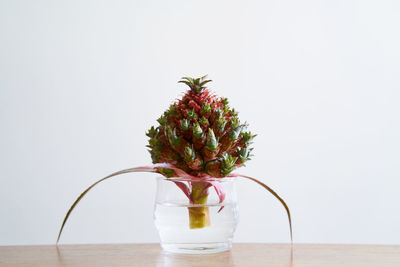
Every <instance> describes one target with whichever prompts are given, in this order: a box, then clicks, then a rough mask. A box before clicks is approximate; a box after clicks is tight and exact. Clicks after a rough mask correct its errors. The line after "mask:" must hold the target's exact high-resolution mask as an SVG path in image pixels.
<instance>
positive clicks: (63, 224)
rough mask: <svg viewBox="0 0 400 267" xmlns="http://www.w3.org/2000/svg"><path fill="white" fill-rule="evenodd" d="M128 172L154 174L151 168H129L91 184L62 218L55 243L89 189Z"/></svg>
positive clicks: (154, 170)
mask: <svg viewBox="0 0 400 267" xmlns="http://www.w3.org/2000/svg"><path fill="white" fill-rule="evenodd" d="M130 172H156V169H155V168H153V167H138V168H130V169H125V170H122V171H118V172H114V173H112V174H110V175H108V176H106V177H104V178H102V179H100V180H98V181H97V182H95V183H94V184H92V185H91V186H89V187H88V188H87V189H86V190H85V191H83V193H82V194H81V195H80V196H79V197H78V198H77V199H76V200H75V202H74V204H72V206H71V207H70V208H69V210H68V212H67V214H66V215H65V217H64V220H63V222H62V225H61V228H60V231H59V232H58V237H57V242H56V244H57V243H58V241H60V237H61V234H62V231H63V229H64V226H65V224H66V222H67V220H68V218H69V215H71V212H72V211H73V210H74V208H75V206H76V205H77V204H78V203H79V201H81V199H82V198H83V197H84V196H85V195H86V194H87V193H88V192H89V191H90V189H92V188H93V187H95V186H96V185H97V184H99V183H101V182H103V181H104V180H107V179H109V178H111V177H114V176H117V175H121V174H125V173H130Z"/></svg>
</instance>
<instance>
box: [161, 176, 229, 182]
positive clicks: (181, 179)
mask: <svg viewBox="0 0 400 267" xmlns="http://www.w3.org/2000/svg"><path fill="white" fill-rule="evenodd" d="M236 178H237V177H221V178H218V177H193V178H190V177H168V178H167V177H165V176H158V177H157V179H159V180H165V181H171V182H232V181H235V180H236Z"/></svg>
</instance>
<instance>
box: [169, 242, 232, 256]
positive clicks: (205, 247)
mask: <svg viewBox="0 0 400 267" xmlns="http://www.w3.org/2000/svg"><path fill="white" fill-rule="evenodd" d="M161 247H162V248H163V249H164V250H165V251H167V252H171V253H179V254H211V253H218V252H223V251H228V250H230V249H231V248H232V242H223V243H195V244H190V243H184V244H171V243H162V244H161Z"/></svg>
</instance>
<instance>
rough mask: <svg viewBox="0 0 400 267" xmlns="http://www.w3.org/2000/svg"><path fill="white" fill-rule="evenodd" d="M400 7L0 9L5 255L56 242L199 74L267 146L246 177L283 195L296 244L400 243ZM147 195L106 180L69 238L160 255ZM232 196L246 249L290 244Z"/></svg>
mask: <svg viewBox="0 0 400 267" xmlns="http://www.w3.org/2000/svg"><path fill="white" fill-rule="evenodd" d="M399 3H400V2H398V1H388V0H383V1H382V0H381V1H378V0H376V1H372V0H370V1H365V0H364V1H355V0H346V1H344V0H343V1H324V0H320V1H295V0H284V1H281V0H279V1H278V0H272V1H236V2H234V1H176V0H170V1H149V0H143V1H137V0H129V1H50V0H48V1H45V0H43V1H27V0H25V1H15V0H12V1H1V2H0V129H1V130H0V147H1V149H0V170H1V175H0V245H11V244H50V243H54V241H55V238H56V235H57V231H58V227H59V226H60V223H61V221H62V219H63V216H64V214H65V212H66V211H67V209H68V208H69V206H70V205H71V204H72V202H73V200H74V199H75V198H76V197H77V196H78V195H79V193H80V192H81V191H83V190H84V189H85V188H86V187H87V186H88V185H90V184H91V183H92V182H94V181H95V180H96V179H98V178H101V177H103V176H105V175H107V174H109V173H111V172H113V171H116V170H119V169H122V168H127V167H131V166H136V165H142V164H146V163H149V162H150V157H149V155H148V152H147V151H146V149H145V145H146V142H147V138H146V137H145V135H144V133H145V131H146V130H147V129H148V128H149V127H150V126H151V125H153V124H155V120H156V119H157V118H158V117H159V115H160V114H161V113H162V112H163V111H164V110H165V109H166V108H167V107H168V105H169V104H170V103H171V102H172V101H173V100H174V99H175V98H177V97H179V96H180V95H181V94H182V92H183V91H184V90H185V87H184V85H182V84H177V83H176V82H177V80H178V79H179V78H180V77H181V76H184V75H201V74H205V73H208V74H209V75H210V77H211V78H212V79H213V80H214V82H213V84H212V88H213V89H214V91H215V92H217V93H218V94H219V95H221V96H228V97H229V98H230V102H231V104H232V106H234V107H235V108H236V109H237V110H239V111H240V117H241V118H242V120H247V121H248V122H249V123H250V125H251V127H250V129H251V130H252V131H254V132H255V133H257V134H258V137H257V138H256V142H255V145H256V149H255V151H254V152H255V158H254V160H253V161H251V162H250V163H249V164H248V166H247V167H246V168H245V169H242V170H240V172H242V173H247V174H249V175H253V176H255V177H258V178H260V179H262V180H263V181H265V182H266V183H267V184H269V185H270V186H271V187H273V188H274V189H276V190H277V192H279V193H280V194H281V195H282V196H283V197H284V198H285V199H286V200H287V202H288V204H289V206H290V208H291V210H292V213H293V221H294V238H295V242H313V243H378V244H384V243H385V244H386V243H391V244H399V243H400V230H399V225H400V212H399V202H400V197H399V187H400V169H399V160H400V140H399V135H400V119H399V115H400V107H399V101H400V92H399V89H400V82H399V76H400V49H399V47H400V36H399V26H400V17H399V13H400V4H399ZM154 194H155V179H154V175H151V174H131V175H126V176H124V177H120V178H117V179H115V180H112V181H111V180H110V181H108V182H106V183H104V184H101V185H100V186H98V187H97V188H95V189H94V190H93V191H92V192H90V193H89V194H88V195H87V198H86V199H84V200H83V201H82V202H81V203H80V205H79V206H78V208H77V209H76V210H75V211H74V213H73V214H72V215H71V217H70V222H69V224H68V225H67V227H66V228H65V232H64V236H63V239H62V242H63V243H92V242H93V243H94V242H101V243H106V242H157V241H158V237H157V232H156V230H155V227H154V226H153V222H152V208H153V201H154ZM239 198H240V208H241V223H240V226H239V228H238V230H237V233H236V237H235V241H237V242H288V241H289V235H288V225H287V221H286V215H285V213H284V210H283V208H282V207H281V206H280V204H279V202H278V201H276V200H275V199H274V198H273V197H272V196H270V195H268V194H267V193H266V192H264V190H263V189H261V188H259V187H257V185H255V184H252V183H250V182H246V181H239Z"/></svg>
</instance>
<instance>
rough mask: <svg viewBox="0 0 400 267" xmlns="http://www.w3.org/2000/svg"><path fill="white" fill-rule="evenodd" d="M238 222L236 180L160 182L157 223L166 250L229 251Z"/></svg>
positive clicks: (161, 178) (214, 179) (193, 252)
mask: <svg viewBox="0 0 400 267" xmlns="http://www.w3.org/2000/svg"><path fill="white" fill-rule="evenodd" d="M217 191H218V192H219V193H217ZM223 194H224V197H223V196H222V195H223ZM221 198H223V201H222V202H221V200H222V199H221ZM238 221H239V211H238V205H237V197H236V188H235V178H207V179H201V180H199V179H186V178H165V177H158V178H157V194H156V201H155V207H154V222H155V225H156V227H157V230H158V233H159V236H160V240H161V247H162V248H163V249H164V250H166V251H168V252H174V253H186V254H205V253H215V252H221V251H226V250H229V249H230V248H231V247H232V238H233V234H234V232H235V229H236V226H237V224H238Z"/></svg>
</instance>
